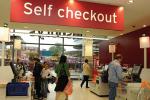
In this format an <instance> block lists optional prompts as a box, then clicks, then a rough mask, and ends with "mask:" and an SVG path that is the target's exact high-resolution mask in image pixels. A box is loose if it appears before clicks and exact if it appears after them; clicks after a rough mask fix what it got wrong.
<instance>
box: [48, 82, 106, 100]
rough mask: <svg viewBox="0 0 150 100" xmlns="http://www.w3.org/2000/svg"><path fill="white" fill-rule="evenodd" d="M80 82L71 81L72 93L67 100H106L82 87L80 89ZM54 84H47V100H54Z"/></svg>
mask: <svg viewBox="0 0 150 100" xmlns="http://www.w3.org/2000/svg"><path fill="white" fill-rule="evenodd" d="M80 83H81V81H73V93H72V95H71V96H69V100H108V98H107V97H99V96H97V95H95V94H93V93H91V92H90V91H89V89H87V88H85V86H83V87H82V88H80ZM54 88H55V84H49V90H50V93H49V94H48V98H47V100H55V91H54Z"/></svg>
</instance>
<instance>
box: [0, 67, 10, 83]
mask: <svg viewBox="0 0 150 100" xmlns="http://www.w3.org/2000/svg"><path fill="white" fill-rule="evenodd" d="M12 78H13V72H12V70H11V67H10V66H0V81H5V82H10V81H11V79H12Z"/></svg>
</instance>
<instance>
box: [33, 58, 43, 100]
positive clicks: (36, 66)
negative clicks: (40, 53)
mask: <svg viewBox="0 0 150 100" xmlns="http://www.w3.org/2000/svg"><path fill="white" fill-rule="evenodd" d="M34 63H35V64H34V69H33V76H34V79H35V83H34V85H35V86H34V88H35V93H36V95H35V98H36V99H39V100H40V99H42V98H41V97H42V95H41V71H42V66H41V63H40V59H38V58H34Z"/></svg>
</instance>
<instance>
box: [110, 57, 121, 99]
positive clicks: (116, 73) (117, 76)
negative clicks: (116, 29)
mask: <svg viewBox="0 0 150 100" xmlns="http://www.w3.org/2000/svg"><path fill="white" fill-rule="evenodd" d="M121 61H122V55H121V54H117V55H116V56H115V59H114V60H113V61H112V62H110V63H109V65H108V84H109V89H110V90H109V100H115V97H116V95H117V86H118V83H119V82H120V81H121V80H122V67H121V64H120V63H121Z"/></svg>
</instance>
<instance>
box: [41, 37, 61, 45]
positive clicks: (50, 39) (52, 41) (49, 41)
mask: <svg viewBox="0 0 150 100" xmlns="http://www.w3.org/2000/svg"><path fill="white" fill-rule="evenodd" d="M41 43H43V44H62V38H58V37H57V38H56V37H41Z"/></svg>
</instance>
